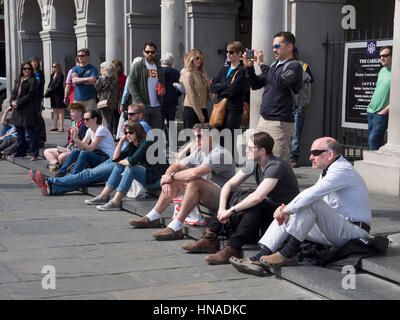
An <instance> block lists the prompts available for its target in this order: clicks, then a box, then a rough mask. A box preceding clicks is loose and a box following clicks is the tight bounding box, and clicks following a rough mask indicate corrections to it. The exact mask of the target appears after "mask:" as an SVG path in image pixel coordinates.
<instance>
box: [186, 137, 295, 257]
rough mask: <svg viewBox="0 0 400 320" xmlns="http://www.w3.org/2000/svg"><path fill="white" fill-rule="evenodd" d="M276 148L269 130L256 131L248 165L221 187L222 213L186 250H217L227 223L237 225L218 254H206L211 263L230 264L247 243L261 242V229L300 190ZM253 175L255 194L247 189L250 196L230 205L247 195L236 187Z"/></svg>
mask: <svg viewBox="0 0 400 320" xmlns="http://www.w3.org/2000/svg"><path fill="white" fill-rule="evenodd" d="M273 147H274V140H273V139H272V137H271V136H270V135H269V134H268V133H266V132H259V133H256V134H254V136H253V138H252V139H250V140H249V142H248V144H247V148H246V149H247V150H246V157H247V162H246V165H245V166H244V167H243V168H242V169H241V170H240V171H238V172H237V173H236V175H235V176H234V177H233V178H232V179H230V180H229V181H228V182H227V183H226V184H225V185H224V187H223V188H222V190H221V198H220V201H219V210H218V215H217V216H214V217H213V218H212V220H211V222H210V223H209V226H208V228H207V229H206V231H205V234H204V237H203V238H201V239H200V240H198V241H197V242H195V243H193V244H189V243H185V244H184V245H183V248H184V249H186V250H189V251H192V252H215V251H216V248H217V236H218V235H220V234H221V232H222V229H223V225H224V224H227V223H228V222H229V224H233V230H230V231H229V232H228V236H229V241H228V244H227V246H226V247H225V248H223V249H221V250H220V251H218V252H217V253H215V254H212V255H209V256H206V257H205V260H206V261H207V262H209V263H212V264H226V263H229V258H230V257H232V256H235V257H237V256H239V254H240V249H241V248H242V246H243V245H244V244H245V243H252V242H257V241H258V240H259V239H260V229H261V230H263V232H264V231H265V230H266V229H267V226H268V225H269V224H270V223H271V222H272V220H273V214H274V211H275V210H276V208H278V207H279V205H280V204H281V203H287V202H290V201H291V200H292V199H293V198H294V197H295V196H296V195H297V194H298V193H299V187H298V184H297V179H296V176H295V174H294V172H293V170H292V168H291V167H290V166H289V165H288V164H287V163H286V162H285V161H283V160H281V159H279V158H277V157H275V156H274V155H273V154H272V148H273ZM251 175H254V176H255V179H256V182H257V185H258V187H257V189H256V190H254V191H253V190H250V192H251V191H252V192H251V193H249V191H247V192H246V194H247V196H245V198H244V199H243V200H242V201H240V202H238V203H236V204H234V205H233V206H231V207H230V208H227V206H228V204H229V203H230V202H231V201H228V200H230V199H231V198H236V195H239V194H243V193H242V191H238V192H234V191H233V190H234V189H235V188H236V187H238V186H239V185H240V184H241V183H243V182H244V181H245V180H247V178H249V177H250V176H251ZM235 194H236V195H235ZM232 215H233V217H232ZM231 228H232V227H230V228H229V229H231ZM261 234H262V233H261Z"/></svg>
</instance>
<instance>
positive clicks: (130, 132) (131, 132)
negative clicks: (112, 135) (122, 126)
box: [125, 131, 135, 135]
mask: <svg viewBox="0 0 400 320" xmlns="http://www.w3.org/2000/svg"><path fill="white" fill-rule="evenodd" d="M134 133H135V132H133V131H125V135H128V134H134Z"/></svg>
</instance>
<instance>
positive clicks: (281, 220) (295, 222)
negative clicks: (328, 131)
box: [229, 137, 371, 275]
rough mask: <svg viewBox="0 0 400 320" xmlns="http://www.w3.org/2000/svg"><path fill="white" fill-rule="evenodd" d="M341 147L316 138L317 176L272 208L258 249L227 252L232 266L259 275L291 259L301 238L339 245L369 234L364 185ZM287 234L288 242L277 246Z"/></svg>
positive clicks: (313, 155) (313, 152) (313, 150)
mask: <svg viewBox="0 0 400 320" xmlns="http://www.w3.org/2000/svg"><path fill="white" fill-rule="evenodd" d="M340 153H341V147H340V144H339V143H338V142H337V141H336V140H335V139H333V138H330V137H324V138H320V139H317V140H315V141H314V143H313V144H312V146H311V156H310V160H311V161H312V167H313V168H314V169H321V170H323V172H322V174H321V176H320V178H319V180H318V181H317V183H316V184H315V185H314V186H312V187H310V188H308V189H306V190H304V191H303V192H301V193H300V194H299V195H298V196H297V197H296V198H294V199H293V200H292V201H291V202H290V203H289V204H288V205H285V204H282V205H281V206H280V207H279V208H277V209H276V211H275V212H274V218H275V220H274V221H273V222H272V223H271V225H270V226H269V228H268V230H267V231H266V232H265V234H264V236H263V237H262V238H261V240H260V241H259V244H260V247H261V251H260V252H259V253H258V254H257V255H255V256H253V257H251V258H249V259H248V258H246V259H236V258H231V259H230V260H229V261H230V262H231V264H232V265H233V266H234V267H235V268H236V269H238V270H239V271H241V272H246V273H252V274H255V275H261V274H263V273H264V271H263V266H265V267H266V268H267V269H268V268H269V267H271V266H275V267H276V266H282V265H285V264H292V263H295V256H296V255H297V253H298V252H299V247H300V244H301V243H302V242H303V241H304V240H309V241H312V242H315V243H319V244H323V245H328V246H334V247H340V246H342V245H343V244H345V243H346V242H347V241H349V240H351V239H355V238H366V237H368V232H369V230H370V224H371V208H370V201H369V194H368V190H367V187H366V185H365V182H364V180H363V179H362V177H361V176H360V174H359V173H358V172H357V171H356V170H355V169H354V167H353V166H352V165H351V163H349V162H348V161H347V160H346V159H344V158H343V157H342V156H341V155H340ZM285 240H287V244H286V245H285V246H284V247H283V248H281V247H282V245H283V243H284V241H285ZM278 250H279V251H278Z"/></svg>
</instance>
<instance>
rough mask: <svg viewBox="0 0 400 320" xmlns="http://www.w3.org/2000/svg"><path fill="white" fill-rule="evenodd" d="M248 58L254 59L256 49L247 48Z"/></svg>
mask: <svg viewBox="0 0 400 320" xmlns="http://www.w3.org/2000/svg"><path fill="white" fill-rule="evenodd" d="M246 59H254V50H246Z"/></svg>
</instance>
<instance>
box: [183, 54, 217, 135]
mask: <svg viewBox="0 0 400 320" xmlns="http://www.w3.org/2000/svg"><path fill="white" fill-rule="evenodd" d="M180 81H181V82H182V83H183V85H184V86H185V91H186V96H185V101H184V108H183V122H184V128H185V129H186V128H190V129H191V128H193V126H194V125H195V124H196V123H200V122H201V123H203V122H208V120H209V118H208V111H207V102H208V100H210V98H211V96H210V81H209V80H208V78H207V74H206V71H205V68H204V56H203V54H202V52H201V51H200V50H197V49H192V50H190V51H189V52H188V54H187V56H186V59H185V68H184V70H183V73H182V76H181V79H180Z"/></svg>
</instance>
